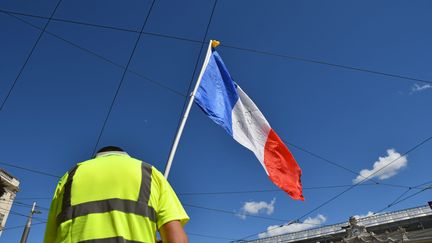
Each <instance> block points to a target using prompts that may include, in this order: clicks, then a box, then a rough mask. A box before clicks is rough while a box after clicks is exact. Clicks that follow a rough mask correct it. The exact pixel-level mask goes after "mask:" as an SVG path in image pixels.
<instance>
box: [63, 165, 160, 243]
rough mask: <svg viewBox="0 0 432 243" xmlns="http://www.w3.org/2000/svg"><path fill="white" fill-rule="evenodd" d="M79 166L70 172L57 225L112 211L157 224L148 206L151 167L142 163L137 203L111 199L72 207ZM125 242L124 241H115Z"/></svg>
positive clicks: (154, 213)
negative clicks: (138, 216)
mask: <svg viewBox="0 0 432 243" xmlns="http://www.w3.org/2000/svg"><path fill="white" fill-rule="evenodd" d="M77 168H78V166H76V167H74V168H73V169H72V170H71V171H70V172H69V176H68V179H67V181H66V184H65V187H64V195H63V204H62V211H61V212H60V214H59V215H58V216H57V224H58V225H60V224H61V223H63V222H65V221H68V220H70V219H74V218H76V217H80V216H85V215H88V214H92V213H106V212H111V211H114V210H116V211H120V212H124V213H133V214H136V215H141V216H144V217H148V218H149V219H150V220H151V221H153V222H155V223H156V212H155V210H154V209H153V208H152V207H151V206H149V205H148V201H149V199H150V189H151V173H152V167H151V165H149V164H147V163H144V162H142V163H141V173H142V175H141V185H140V192H139V197H138V200H137V201H132V200H127V199H119V198H111V199H105V200H99V201H91V202H85V203H80V204H77V205H73V206H72V205H71V191H72V181H73V177H74V175H75V172H76V170H77ZM115 242H123V241H115Z"/></svg>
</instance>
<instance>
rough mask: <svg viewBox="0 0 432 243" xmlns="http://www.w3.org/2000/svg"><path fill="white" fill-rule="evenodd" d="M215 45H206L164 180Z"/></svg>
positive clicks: (211, 41) (214, 43) (212, 43)
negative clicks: (203, 57)
mask: <svg viewBox="0 0 432 243" xmlns="http://www.w3.org/2000/svg"><path fill="white" fill-rule="evenodd" d="M217 45H219V42H218V41H213V40H210V42H209V45H208V48H207V53H206V57H205V59H204V63H203V66H202V68H201V71H200V74H199V76H198V79H197V82H196V84H195V87H194V89H193V91H192V93H191V94H190V96H189V102H188V105H187V107H186V110H185V112H184V114H183V118H182V120H181V123H180V126H179V128H178V130H177V134H176V136H175V139H174V143H173V145H172V147H171V151H170V154H169V157H168V161H167V163H166V167H165V173H164V176H165V178H167V179H168V175H169V172H170V170H171V165H172V161H173V159H174V155H175V153H176V151H177V146H178V144H179V142H180V137H181V135H182V133H183V129H184V126H185V124H186V121H187V119H188V116H189V112H190V110H191V108H192V104H193V101H194V99H195V94H196V92H197V90H198V87H199V85H200V83H201V78H202V76H203V75H204V70H205V67H206V66H207V64H208V62H209V60H210V56H211V48H212V47H216V46H217Z"/></svg>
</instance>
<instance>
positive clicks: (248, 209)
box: [238, 198, 276, 219]
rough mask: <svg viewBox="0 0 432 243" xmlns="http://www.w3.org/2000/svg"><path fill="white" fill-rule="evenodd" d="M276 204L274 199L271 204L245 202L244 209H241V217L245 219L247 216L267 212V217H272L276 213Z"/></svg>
mask: <svg viewBox="0 0 432 243" xmlns="http://www.w3.org/2000/svg"><path fill="white" fill-rule="evenodd" d="M275 202H276V198H273V200H271V202H269V203H267V202H264V201H261V202H254V201H250V202H245V203H244V205H243V207H242V208H241V209H240V213H239V215H238V216H239V217H240V218H242V219H245V218H246V216H247V215H256V214H259V213H260V212H262V211H265V212H266V213H267V215H270V214H272V213H273V211H274V205H275Z"/></svg>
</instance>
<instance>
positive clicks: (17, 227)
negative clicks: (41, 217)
mask: <svg viewBox="0 0 432 243" xmlns="http://www.w3.org/2000/svg"><path fill="white" fill-rule="evenodd" d="M40 224H46V222H39V223H32V226H33V225H40ZM25 226H27V225H26V224H24V225H17V226H11V227H5V228H3V229H2V230H1V231H5V230H12V229H21V228H24V227H25Z"/></svg>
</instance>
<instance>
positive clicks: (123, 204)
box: [44, 152, 189, 243]
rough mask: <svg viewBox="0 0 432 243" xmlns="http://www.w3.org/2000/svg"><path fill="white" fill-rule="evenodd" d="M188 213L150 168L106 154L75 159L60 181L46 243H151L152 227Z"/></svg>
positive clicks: (153, 239)
mask: <svg viewBox="0 0 432 243" xmlns="http://www.w3.org/2000/svg"><path fill="white" fill-rule="evenodd" d="M172 220H180V222H181V223H182V224H185V223H186V222H187V221H188V220H189V217H188V216H187V214H186V212H185V211H184V209H183V207H182V205H181V203H180V201H179V200H178V198H177V196H176V194H175V193H174V191H173V189H172V188H171V186H170V185H169V183H168V182H167V181H166V179H165V178H164V177H163V175H162V174H161V173H160V172H159V171H158V170H157V169H155V168H154V167H153V166H151V165H149V164H147V163H144V162H141V161H139V160H136V159H134V158H131V157H129V156H128V155H127V154H125V153H123V154H122V153H118V152H112V153H111V152H110V153H106V154H105V155H104V156H102V157H97V158H95V159H92V160H88V161H85V162H82V163H79V164H78V165H77V166H75V167H74V168H73V169H72V170H70V171H69V172H67V173H66V174H65V175H64V176H63V177H62V179H61V180H60V182H59V184H58V186H57V189H56V192H55V195H54V197H53V201H52V203H51V208H50V213H49V216H48V223H47V228H46V232H45V239H44V242H45V243H77V242H82V243H117V242H124V243H139V242H156V230H157V228H160V227H161V226H162V225H164V224H165V223H167V222H169V221H172Z"/></svg>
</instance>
